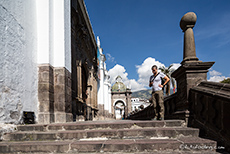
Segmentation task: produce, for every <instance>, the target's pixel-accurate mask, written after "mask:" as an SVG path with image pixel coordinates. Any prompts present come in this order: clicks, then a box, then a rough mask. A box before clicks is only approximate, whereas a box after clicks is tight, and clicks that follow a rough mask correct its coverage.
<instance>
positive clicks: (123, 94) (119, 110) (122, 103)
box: [111, 76, 132, 120]
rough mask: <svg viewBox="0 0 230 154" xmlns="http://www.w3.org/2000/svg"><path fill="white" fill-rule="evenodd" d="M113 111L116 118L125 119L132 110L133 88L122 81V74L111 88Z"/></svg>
mask: <svg viewBox="0 0 230 154" xmlns="http://www.w3.org/2000/svg"><path fill="white" fill-rule="evenodd" d="M111 90H112V91H111V94H112V98H111V103H112V113H113V115H114V118H115V119H118V120H119V119H125V118H127V117H128V114H129V113H130V112H131V110H132V104H131V94H132V92H131V89H130V88H127V86H126V85H125V84H124V83H123V82H122V78H121V76H117V78H116V83H115V84H114V85H113V86H112V89H111Z"/></svg>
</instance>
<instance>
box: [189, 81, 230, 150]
mask: <svg viewBox="0 0 230 154" xmlns="http://www.w3.org/2000/svg"><path fill="white" fill-rule="evenodd" d="M189 104H190V109H189V110H190V118H189V125H190V126H192V127H197V128H199V129H200V135H201V136H204V137H208V138H211V139H213V140H216V141H218V144H219V145H221V146H224V148H225V150H226V151H230V84H222V83H216V82H207V81H205V82H201V83H200V84H199V85H198V86H196V87H194V88H191V89H190V94H189Z"/></svg>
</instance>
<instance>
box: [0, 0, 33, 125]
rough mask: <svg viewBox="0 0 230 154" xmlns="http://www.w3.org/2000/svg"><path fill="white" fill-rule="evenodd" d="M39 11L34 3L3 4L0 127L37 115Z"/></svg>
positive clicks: (0, 16)
mask: <svg viewBox="0 0 230 154" xmlns="http://www.w3.org/2000/svg"><path fill="white" fill-rule="evenodd" d="M35 10H36V9H35V3H34V1H32V0H0V55H1V56H0V123H2V122H8V123H9V122H11V123H18V122H19V121H20V120H21V116H22V112H23V111H34V112H37V108H36V106H37V65H36V59H37V58H36V37H35V36H36V24H34V23H35V21H36V18H35V12H34V11H35Z"/></svg>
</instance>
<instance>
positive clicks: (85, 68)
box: [0, 0, 98, 124]
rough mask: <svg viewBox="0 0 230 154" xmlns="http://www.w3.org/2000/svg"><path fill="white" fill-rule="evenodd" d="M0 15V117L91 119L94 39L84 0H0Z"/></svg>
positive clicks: (1, 119)
mask: <svg viewBox="0 0 230 154" xmlns="http://www.w3.org/2000/svg"><path fill="white" fill-rule="evenodd" d="M0 20H1V26H0V33H1V36H0V37H1V40H2V41H1V42H0V53H1V55H3V56H1V59H0V122H5V123H16V124H17V123H21V122H22V120H23V118H24V117H25V113H33V114H32V115H33V118H34V120H35V122H36V123H52V122H55V123H59V122H70V121H73V120H79V119H80V118H81V117H83V118H84V120H92V118H93V116H94V114H95V113H96V112H97V111H98V106H97V70H98V69H97V45H96V39H95V37H94V33H93V30H92V27H91V23H90V20H89V17H88V14H87V11H86V7H85V4H84V1H83V0H59V1H56V0H39V1H31V0H9V1H2V2H0Z"/></svg>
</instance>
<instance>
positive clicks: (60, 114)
mask: <svg viewBox="0 0 230 154" xmlns="http://www.w3.org/2000/svg"><path fill="white" fill-rule="evenodd" d="M71 94H72V91H71V73H70V72H69V71H68V70H67V69H66V68H63V67H56V68H54V115H55V123H63V122H72V121H73V115H72V95H71Z"/></svg>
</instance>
